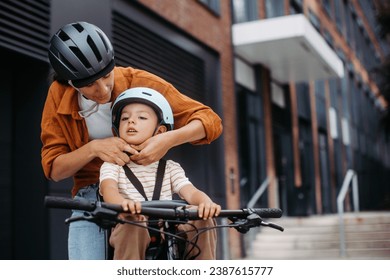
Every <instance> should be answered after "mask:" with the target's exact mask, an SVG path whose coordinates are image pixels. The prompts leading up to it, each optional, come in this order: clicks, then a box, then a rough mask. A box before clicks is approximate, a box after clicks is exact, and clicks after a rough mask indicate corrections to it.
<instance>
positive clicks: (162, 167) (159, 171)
mask: <svg viewBox="0 0 390 280" xmlns="http://www.w3.org/2000/svg"><path fill="white" fill-rule="evenodd" d="M166 163H167V161H166V160H165V159H160V161H159V163H158V167H157V175H156V183H155V187H154V191H153V197H152V200H159V199H160V193H161V188H162V182H163V179H164V173H165V166H166ZM123 169H124V170H125V173H126V176H127V178H129V180H130V182H131V183H132V184H133V185H134V187H135V188H136V189H137V191H138V192H139V193H140V194H141V195H142V196H143V197H144V198H145V201H148V198H147V197H146V194H145V190H144V187H143V186H142V184H141V182H140V181H139V180H138V178H137V177H136V176H135V175H134V173H133V171H131V169H130V168H129V167H128V166H127V165H124V166H123Z"/></svg>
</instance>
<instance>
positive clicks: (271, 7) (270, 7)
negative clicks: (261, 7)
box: [265, 0, 284, 18]
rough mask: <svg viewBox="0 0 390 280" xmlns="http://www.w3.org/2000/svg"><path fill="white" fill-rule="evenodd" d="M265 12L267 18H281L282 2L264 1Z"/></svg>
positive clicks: (282, 0)
mask: <svg viewBox="0 0 390 280" xmlns="http://www.w3.org/2000/svg"><path fill="white" fill-rule="evenodd" d="M265 10H266V14H267V15H266V16H267V18H273V17H280V16H283V15H284V0H266V1H265Z"/></svg>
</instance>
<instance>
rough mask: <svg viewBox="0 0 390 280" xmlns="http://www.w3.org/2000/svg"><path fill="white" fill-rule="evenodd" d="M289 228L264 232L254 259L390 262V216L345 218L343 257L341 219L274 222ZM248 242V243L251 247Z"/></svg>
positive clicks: (251, 249)
mask: <svg viewBox="0 0 390 280" xmlns="http://www.w3.org/2000/svg"><path fill="white" fill-rule="evenodd" d="M270 221H271V222H275V223H277V224H279V225H281V226H283V227H284V228H285V231H284V232H278V231H275V230H273V229H271V228H262V229H261V230H260V231H259V232H258V233H257V234H255V236H256V238H255V239H254V241H253V242H250V244H251V246H247V247H248V250H247V252H248V256H249V257H248V258H253V259H356V260H359V259H363V260H364V259H390V212H359V213H346V214H345V215H344V219H343V221H344V230H345V240H346V256H345V257H340V244H339V239H340V233H339V230H340V227H339V216H338V215H337V214H335V215H323V216H310V217H282V218H280V219H272V220H270ZM248 240H249V239H247V240H246V243H247V244H248Z"/></svg>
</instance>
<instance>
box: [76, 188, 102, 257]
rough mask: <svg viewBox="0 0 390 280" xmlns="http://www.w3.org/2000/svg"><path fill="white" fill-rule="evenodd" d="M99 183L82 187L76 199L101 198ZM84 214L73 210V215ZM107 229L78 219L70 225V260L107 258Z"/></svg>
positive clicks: (93, 199)
mask: <svg viewBox="0 0 390 280" xmlns="http://www.w3.org/2000/svg"><path fill="white" fill-rule="evenodd" d="M98 188H99V186H98V184H93V185H90V186H87V187H84V188H81V189H80V190H79V191H78V193H77V194H76V196H75V198H74V199H87V200H90V201H96V200H98V199H99V195H98ZM81 215H83V212H82V211H77V210H73V211H72V217H74V216H81ZM106 234H107V232H106V230H104V229H102V228H100V227H99V226H97V225H96V224H94V223H92V222H89V221H76V222H72V223H70V225H69V236H68V254H69V259H70V260H104V259H106V244H107V242H106Z"/></svg>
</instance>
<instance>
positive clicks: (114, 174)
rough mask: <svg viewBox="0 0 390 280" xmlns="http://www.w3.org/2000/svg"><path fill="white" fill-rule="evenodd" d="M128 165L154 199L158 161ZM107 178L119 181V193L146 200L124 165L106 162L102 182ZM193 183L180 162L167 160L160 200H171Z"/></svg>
mask: <svg viewBox="0 0 390 280" xmlns="http://www.w3.org/2000/svg"><path fill="white" fill-rule="evenodd" d="M127 166H128V167H129V168H130V169H131V171H133V173H134V175H135V176H136V177H137V178H138V180H139V181H140V182H141V184H142V186H143V187H144V190H145V194H146V197H147V198H148V200H152V197H153V191H154V185H155V183H156V175H157V167H158V161H157V162H154V163H152V164H150V165H147V166H143V165H137V164H135V163H134V162H130V163H129V164H127ZM105 179H112V180H114V181H116V182H117V183H118V189H119V193H120V194H121V195H122V196H123V197H124V198H126V199H132V200H136V201H144V200H145V199H144V197H143V196H142V195H141V194H140V193H139V192H138V191H137V189H136V188H135V187H134V185H133V184H132V183H131V182H130V180H129V179H128V178H127V176H126V174H125V171H124V169H123V167H122V166H120V165H116V164H112V163H108V162H105V163H103V165H102V166H101V168H100V182H102V181H103V180H105ZM188 184H191V183H190V181H189V180H188V178H187V177H186V175H185V172H184V170H183V168H182V167H181V166H180V164H179V163H177V162H174V161H172V160H167V165H166V167H165V174H164V180H163V183H162V188H161V194H160V200H171V199H172V194H173V193H176V194H178V193H179V191H180V189H181V188H182V187H184V186H185V185H188Z"/></svg>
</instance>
